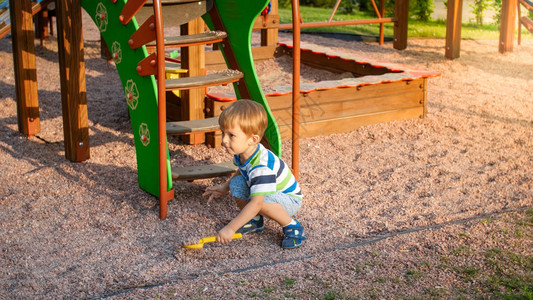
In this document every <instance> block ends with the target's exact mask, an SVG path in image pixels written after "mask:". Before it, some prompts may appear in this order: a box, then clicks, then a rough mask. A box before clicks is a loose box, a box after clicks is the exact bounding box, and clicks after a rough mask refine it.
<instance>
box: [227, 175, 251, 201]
mask: <svg viewBox="0 0 533 300" xmlns="http://www.w3.org/2000/svg"><path fill="white" fill-rule="evenodd" d="M229 190H230V193H231V195H232V196H233V197H235V198H238V199H241V200H245V201H247V200H249V199H250V188H249V187H248V185H247V184H246V180H245V179H244V177H243V176H242V175H239V176H235V177H233V178H232V179H231V181H230V183H229Z"/></svg>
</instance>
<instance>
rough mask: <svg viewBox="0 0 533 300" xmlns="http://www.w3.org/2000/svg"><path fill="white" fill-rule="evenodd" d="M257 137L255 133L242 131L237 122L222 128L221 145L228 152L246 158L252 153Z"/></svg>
mask: <svg viewBox="0 0 533 300" xmlns="http://www.w3.org/2000/svg"><path fill="white" fill-rule="evenodd" d="M258 139H259V136H257V135H248V134H246V133H244V131H242V129H241V127H240V126H239V125H237V124H234V125H233V126H231V127H230V128H224V130H222V146H224V148H226V151H228V153H229V154H231V155H239V156H240V157H241V158H244V159H248V158H249V157H250V156H251V155H252V154H253V153H254V151H255V145H256V144H257V142H258V141H259V140H258Z"/></svg>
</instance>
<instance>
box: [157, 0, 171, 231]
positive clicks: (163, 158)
mask: <svg viewBox="0 0 533 300" xmlns="http://www.w3.org/2000/svg"><path fill="white" fill-rule="evenodd" d="M154 16H155V28H156V54H157V79H158V80H157V99H158V100H157V118H158V123H157V124H158V141H159V205H160V208H159V218H160V219H162V220H163V219H166V217H167V203H166V199H165V197H166V194H167V193H168V192H167V188H168V183H167V178H168V176H167V130H166V116H167V111H166V106H167V105H166V92H165V40H164V33H163V12H162V9H161V0H154Z"/></svg>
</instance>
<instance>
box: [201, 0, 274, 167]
mask: <svg viewBox="0 0 533 300" xmlns="http://www.w3.org/2000/svg"><path fill="white" fill-rule="evenodd" d="M268 1H269V0H215V5H216V7H217V9H218V13H219V15H220V18H221V19H222V22H223V23H224V27H225V31H226V32H227V34H228V40H229V42H230V44H231V48H232V49H233V52H234V53H235V56H236V59H237V63H238V64H239V69H240V70H241V72H243V73H244V81H245V82H246V84H247V86H248V88H249V90H250V95H251V97H252V100H254V101H256V102H258V103H259V104H261V105H263V107H264V108H265V110H266V111H267V115H268V127H267V129H266V131H265V136H266V138H267V139H268V142H269V143H270V147H271V149H272V152H274V154H276V155H277V156H278V157H281V136H280V133H279V128H278V126H277V123H276V120H275V119H274V116H273V115H272V112H271V111H270V107H269V106H268V102H267V101H266V98H265V95H264V94H263V90H262V89H261V85H260V83H259V80H258V78H257V73H256V71H255V66H254V60H253V56H252V27H253V24H254V22H255V20H256V19H257V17H258V16H259V14H260V13H261V12H262V11H263V9H264V8H265V7H266V6H267V4H268ZM203 19H204V21H205V22H206V24H207V25H208V26H209V28H210V29H211V30H213V28H214V26H213V22H212V21H211V20H210V18H209V16H208V15H204V16H203ZM220 49H222V53H224V51H223V48H222V47H220ZM235 84H236V83H234V89H235V94H236V96H237V99H241V98H242V97H241V96H240V95H239V90H238V89H237V87H236V86H235Z"/></svg>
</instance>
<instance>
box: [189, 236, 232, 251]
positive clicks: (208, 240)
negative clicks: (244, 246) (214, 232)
mask: <svg viewBox="0 0 533 300" xmlns="http://www.w3.org/2000/svg"><path fill="white" fill-rule="evenodd" d="M240 238H242V233H235V234H234V235H233V237H232V239H240ZM216 241H217V237H216V236H208V237H205V238H203V239H201V240H199V241H198V244H191V245H183V247H185V248H189V249H202V248H203V247H204V244H205V243H211V242H216Z"/></svg>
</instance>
